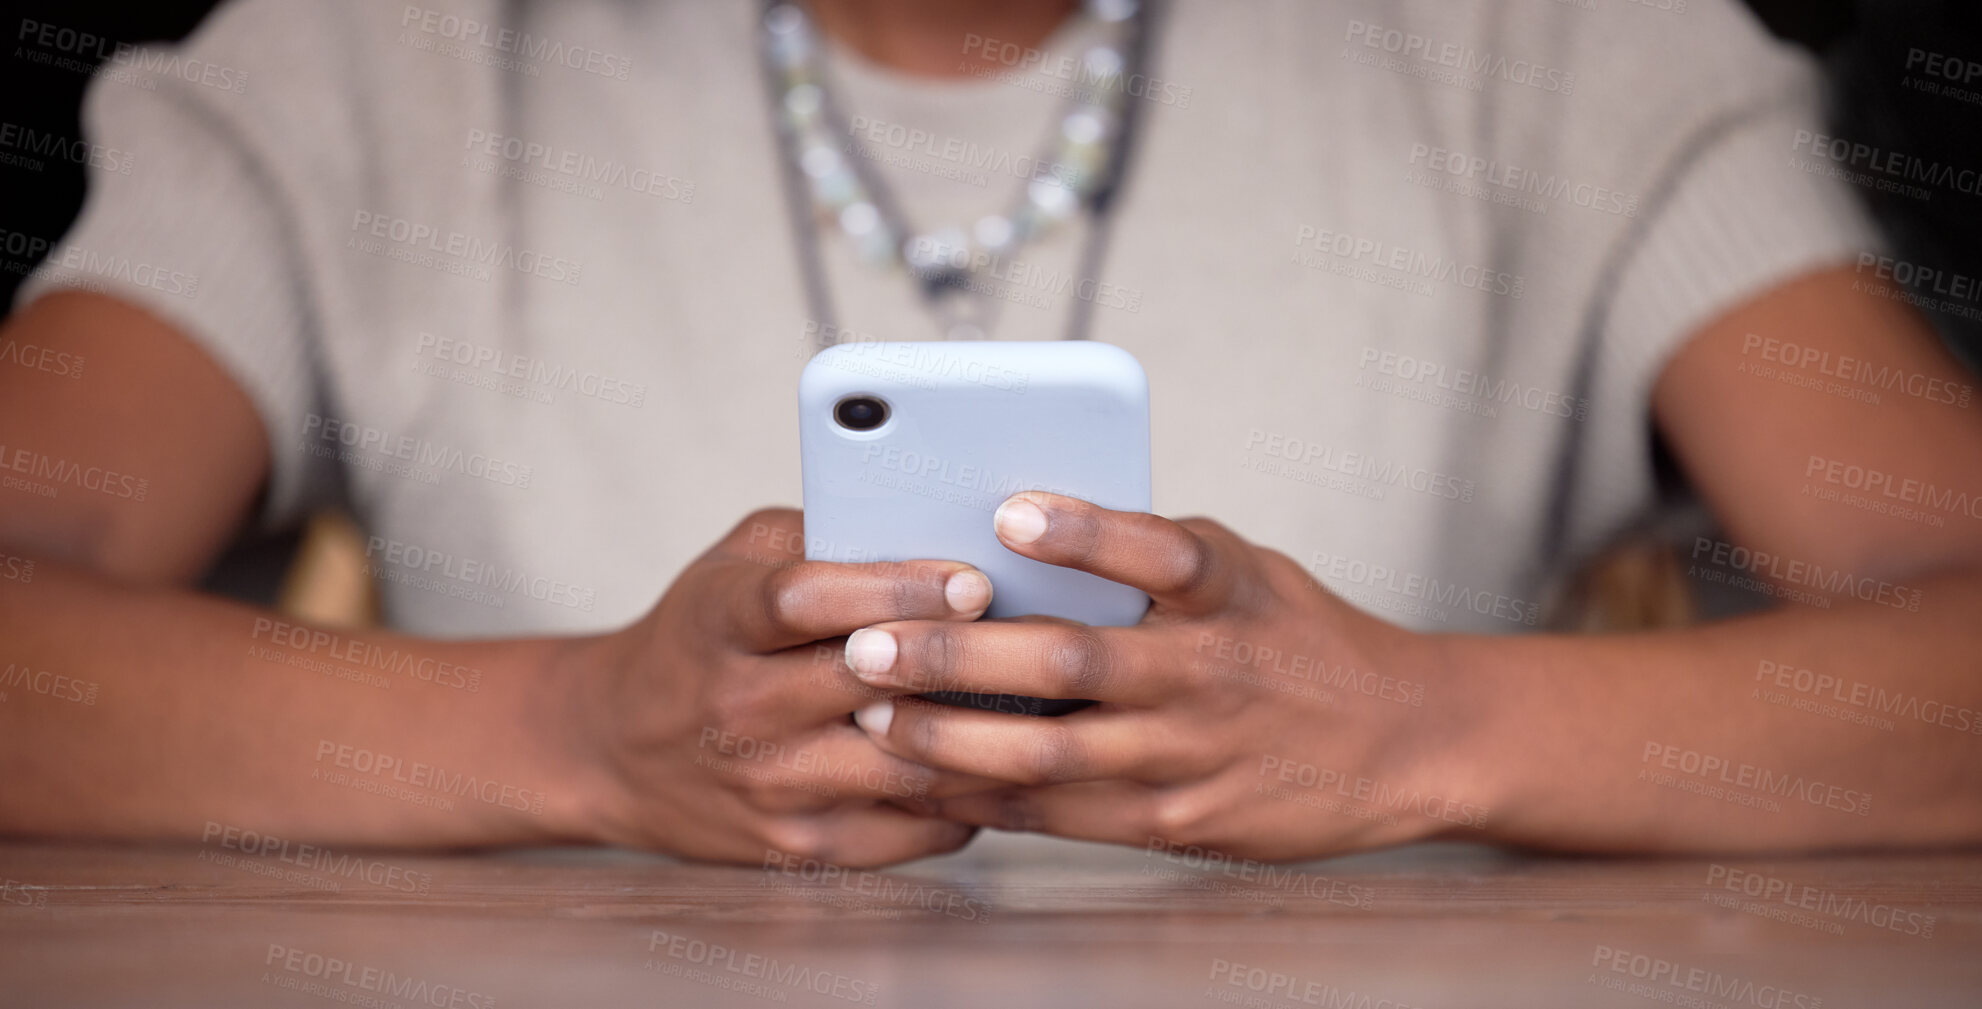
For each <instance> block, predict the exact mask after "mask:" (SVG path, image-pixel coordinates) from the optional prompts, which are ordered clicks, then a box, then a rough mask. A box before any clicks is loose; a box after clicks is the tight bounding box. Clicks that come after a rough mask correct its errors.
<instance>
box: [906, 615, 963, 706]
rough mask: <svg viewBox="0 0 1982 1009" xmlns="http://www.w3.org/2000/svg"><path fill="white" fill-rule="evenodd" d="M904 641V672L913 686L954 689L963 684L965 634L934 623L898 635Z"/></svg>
mask: <svg viewBox="0 0 1982 1009" xmlns="http://www.w3.org/2000/svg"><path fill="white" fill-rule="evenodd" d="M896 633H897V634H899V635H900V637H901V638H902V655H903V659H904V660H905V663H906V665H907V666H908V668H907V669H906V670H904V672H905V673H906V674H907V681H908V684H909V685H910V686H913V687H915V688H916V689H918V690H954V689H959V688H961V687H963V686H965V684H963V683H961V682H960V680H961V679H962V670H963V669H964V668H965V664H966V663H965V656H964V641H963V635H961V634H958V633H956V632H955V631H954V630H953V629H952V628H950V627H948V626H946V625H943V624H932V625H929V626H926V627H920V628H917V629H915V630H913V631H909V630H908V629H906V628H904V629H903V630H901V631H898V632H896Z"/></svg>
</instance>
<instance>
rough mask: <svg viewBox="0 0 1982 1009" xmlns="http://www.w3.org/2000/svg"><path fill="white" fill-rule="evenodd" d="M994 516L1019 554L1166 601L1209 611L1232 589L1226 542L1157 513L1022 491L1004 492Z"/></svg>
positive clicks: (1003, 537) (995, 525)
mask: <svg viewBox="0 0 1982 1009" xmlns="http://www.w3.org/2000/svg"><path fill="white" fill-rule="evenodd" d="M991 522H992V528H993V529H995V530H996V532H997V534H998V540H999V542H1001V543H1003V544H1004V545H1005V546H1006V547H1008V548H1010V549H1011V550H1012V551H1013V552H1015V553H1019V554H1022V555H1024V556H1026V557H1030V558H1032V559H1034V560H1037V561H1043V562H1045V563H1047V564H1055V565H1058V566H1060V567H1065V568H1074V569H1076V570H1080V571H1086V572H1088V573H1090V574H1094V575H1099V576H1101V577H1102V578H1106V579H1108V580H1109V581H1111V582H1120V583H1122V584H1124V585H1130V586H1134V587H1135V588H1139V589H1141V590H1143V591H1144V592H1147V593H1149V595H1150V598H1152V599H1154V600H1156V601H1157V602H1158V603H1161V604H1163V605H1165V606H1168V607H1172V608H1176V609H1184V610H1190V611H1210V610H1214V609H1217V608H1218V606H1219V604H1220V603H1222V602H1223V601H1224V599H1225V597H1226V595H1227V593H1229V592H1230V588H1231V581H1232V578H1233V568H1234V565H1233V564H1232V563H1231V558H1229V557H1227V556H1226V555H1225V547H1224V546H1223V545H1222V544H1220V543H1214V542H1212V541H1211V540H1208V539H1206V538H1205V537H1203V536H1199V535H1198V534H1197V533H1194V532H1192V531H1191V530H1189V529H1186V528H1184V527H1183V526H1181V525H1178V524H1177V523H1175V522H1172V521H1170V520H1169V519H1166V518H1163V517H1162V516H1160V515H1150V514H1146V513H1143V512H1118V511H1110V510H1109V509H1106V508H1103V507H1101V506H1099V505H1095V504H1089V503H1088V502H1086V501H1082V500H1079V499H1077V498H1070V497H1065V496H1063V495H1059V494H1048V493H1045V492H1043V491H1024V492H1022V493H1019V494H1014V495H1012V496H1011V497H1009V498H1006V499H1005V503H1004V504H1002V505H999V506H998V511H997V513H996V514H995V515H993V516H992V519H991Z"/></svg>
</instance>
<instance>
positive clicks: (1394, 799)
mask: <svg viewBox="0 0 1982 1009" xmlns="http://www.w3.org/2000/svg"><path fill="white" fill-rule="evenodd" d="M1259 777H1260V778H1262V779H1266V780H1262V781H1260V782H1258V783H1256V784H1255V785H1254V786H1253V794H1255V795H1264V796H1266V797H1268V798H1272V799H1279V800H1281V801H1284V802H1292V803H1295V804H1297V805H1303V806H1312V807H1314V808H1318V809H1322V810H1324V811H1326V812H1331V813H1341V814H1342V815H1344V816H1350V817H1354V818H1356V819H1362V820H1374V821H1376V822H1379V823H1382V824H1384V825H1385V826H1395V825H1396V824H1397V822H1398V821H1397V818H1396V816H1395V814H1397V813H1416V814H1417V815H1419V816H1422V817H1424V818H1425V819H1427V820H1437V821H1439V822H1441V823H1450V824H1455V825H1457V826H1461V827H1471V828H1473V829H1475V830H1484V829H1486V825H1487V814H1488V812H1489V810H1488V809H1487V807H1485V806H1483V805H1481V804H1479V803H1476V802H1472V801H1469V800H1466V799H1461V798H1457V797H1455V796H1450V795H1440V794H1438V793H1436V792H1427V791H1425V790H1423V789H1421V788H1415V787H1410V786H1400V785H1392V784H1390V783H1388V782H1384V781H1378V780H1377V779H1375V778H1369V777H1364V776H1361V775H1351V774H1349V773H1347V772H1345V771H1341V770H1337V769H1334V768H1329V767H1321V766H1318V765H1315V764H1310V763H1307V762H1305V761H1301V760H1294V759H1291V758H1286V757H1276V756H1273V755H1272V754H1263V755H1261V757H1260V758H1259ZM1282 785H1293V786H1295V787H1294V788H1292V789H1288V788H1282V787H1280V786H1282Z"/></svg>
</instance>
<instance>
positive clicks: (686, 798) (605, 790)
mask: <svg viewBox="0 0 1982 1009" xmlns="http://www.w3.org/2000/svg"><path fill="white" fill-rule="evenodd" d="M803 543H804V536H803V531H802V524H801V517H800V515H799V513H798V512H796V511H793V510H791V509H774V510H767V511H760V512H757V513H755V514H753V515H751V516H750V517H748V518H746V519H745V520H744V521H743V522H742V523H741V524H739V525H738V526H737V527H736V528H735V529H733V530H731V531H730V533H729V534H728V535H727V536H725V537H724V538H723V540H722V541H721V542H719V543H717V544H716V545H715V547H714V548H712V549H711V550H710V551H709V552H708V553H706V554H704V555H703V556H702V557H700V558H699V559H697V560H696V561H695V563H694V564H692V565H690V566H689V567H688V568H687V570H685V571H683V572H682V574H681V576H680V577H679V578H678V579H676V581H675V583H674V584H673V585H672V586H670V587H669V588H668V591H667V594H666V595H665V596H663V597H662V599H661V601H660V602H659V604H657V605H656V606H655V607H654V609H653V611H652V612H650V613H649V614H648V615H647V616H646V618H644V619H643V620H641V621H640V622H639V623H637V624H634V625H633V626H632V627H630V628H628V629H626V630H625V631H622V632H619V633H617V634H614V635H611V636H609V637H607V638H604V639H600V640H599V642H598V644H597V647H593V648H590V649H588V651H587V660H586V663H585V666H586V668H585V669H583V670H582V671H581V673H580V675H581V677H582V679H583V682H582V683H580V684H576V685H575V686H574V689H576V690H578V691H580V698H581V701H580V703H579V704H577V705H575V706H574V707H573V709H572V711H573V713H574V715H575V716H576V718H575V723H574V724H575V726H576V728H574V729H572V730H571V731H569V732H568V733H567V734H568V735H569V736H571V737H572V738H573V740H574V742H573V743H572V744H571V745H572V746H573V747H574V748H575V749H577V750H578V751H579V752H580V753H581V754H582V757H581V760H580V766H584V767H589V768H595V769H599V770H600V771H601V773H599V774H596V775H594V777H595V778H597V779H600V780H601V781H603V784H602V785H597V786H596V787H594V788H593V789H592V793H593V794H595V795H599V796H601V798H600V799H599V800H598V801H597V802H595V803H593V807H594V813H593V816H592V818H593V819H595V820H596V821H598V823H599V826H598V830H597V833H598V835H599V839H600V840H604V841H607V842H610V843H614V844H623V845H629V846H635V847H646V848H659V849H662V850H664V851H667V852H670V853H673V854H678V855H684V856H688V857H692V858H706V859H714V860H720V861H738V862H749V863H758V864H761V863H762V861H763V860H764V858H765V856H766V853H767V852H769V851H772V850H775V851H778V852H783V853H789V854H794V855H799V856H803V857H808V858H817V859H820V860H823V861H829V862H834V863H837V864H842V865H848V866H869V865H881V864H886V863H891V862H900V861H905V860H908V859H913V858H921V857H923V856H927V855H933V854H940V853H942V852H947V851H953V850H955V849H956V848H959V847H961V846H962V845H963V844H964V843H965V842H967V841H968V840H969V839H970V837H971V835H972V834H973V833H974V832H975V828H973V827H969V826H967V825H965V824H962V823H957V822H952V821H947V820H940V819H930V818H928V817H924V816H917V815H915V814H914V813H910V812H907V811H905V810H904V809H903V808H901V806H902V805H907V806H911V807H916V808H926V807H924V806H923V805H922V804H923V803H926V802H927V801H930V800H933V799H940V798H942V797H944V796H946V795H953V794H956V793H957V792H959V791H961V790H966V789H969V788H972V787H984V785H985V784H987V783H983V782H973V781H971V780H969V779H967V778H965V777H964V776H961V775H954V774H950V775H943V774H938V773H936V772H933V771H931V770H930V769H929V768H927V767H925V766H922V765H920V764H917V763H915V762H913V761H910V760H906V759H903V758H901V757H897V756H893V755H891V754H888V753H886V752H883V751H882V750H881V749H880V748H878V747H876V746H875V745H874V744H873V743H872V742H870V741H869V740H868V738H867V736H866V735H865V734H864V733H863V732H861V730H860V729H858V728H856V727H855V726H854V725H853V724H852V722H851V721H850V720H849V719H848V717H847V716H848V714H849V713H850V712H852V711H853V710H854V709H856V708H858V707H860V706H861V705H863V704H867V703H870V702H871V701H872V700H873V699H874V698H875V697H876V696H880V695H878V694H877V693H876V692H875V691H873V690H872V689H870V688H867V687H864V686H863V685H862V684H861V683H860V682H859V681H857V680H855V679H853V677H852V676H851V674H850V673H849V672H848V671H847V669H846V667H845V666H844V665H843V664H842V663H841V662H840V655H841V643H840V641H839V640H838V639H840V637H841V636H842V635H845V634H847V633H848V632H849V631H852V630H854V629H855V628H858V627H861V626H863V625H866V624H870V623H874V622H876V621H900V620H914V621H927V622H928V625H929V626H941V625H943V624H944V623H962V622H968V621H971V620H974V619H976V618H977V617H978V616H979V615H981V614H982V613H983V612H984V609H985V607H987V606H988V605H990V602H991V583H990V582H989V581H988V580H987V579H986V578H985V577H984V575H983V574H982V573H981V572H978V571H977V570H976V569H974V568H972V567H970V566H969V565H967V564H960V563H956V562H953V561H906V562H902V563H888V564H828V563H824V562H815V561H806V560H803V556H804V554H803V548H802V544H803ZM917 626H921V624H918V625H917Z"/></svg>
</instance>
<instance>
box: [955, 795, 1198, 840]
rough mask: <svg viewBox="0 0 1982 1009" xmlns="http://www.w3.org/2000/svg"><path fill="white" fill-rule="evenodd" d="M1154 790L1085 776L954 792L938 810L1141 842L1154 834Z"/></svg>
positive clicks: (997, 824)
mask: <svg viewBox="0 0 1982 1009" xmlns="http://www.w3.org/2000/svg"><path fill="white" fill-rule="evenodd" d="M1158 794H1159V793H1158V792H1157V790H1155V789H1152V788H1150V787H1149V786H1147V785H1142V784H1137V783H1135V782H1130V781H1086V782H1079V783H1077V784H1069V785H1054V786H1051V787H1047V788H1012V789H1006V790H1004V791H998V792H978V793H974V794H971V795H964V796H958V797H955V798H951V799H944V800H943V801H942V802H940V803H937V804H936V813H937V815H940V816H942V817H943V818H945V819H949V820H956V821H958V822H961V823H968V824H971V825H973V826H978V827H990V828H992V829H994V830H1007V831H1015V832H1022V833H1035V834H1052V835H1055V836H1057V837H1066V838H1072V839H1075V840H1080V841H1104V842H1109V843H1114V844H1129V845H1135V846H1137V847H1142V846H1143V845H1146V844H1148V843H1149V842H1150V840H1151V839H1152V838H1154V837H1155V834H1154V832H1153V831H1152V830H1151V829H1150V825H1151V823H1152V822H1153V819H1154V818H1153V814H1152V810H1153V808H1154V806H1155V804H1156V802H1157V795H1158Z"/></svg>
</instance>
